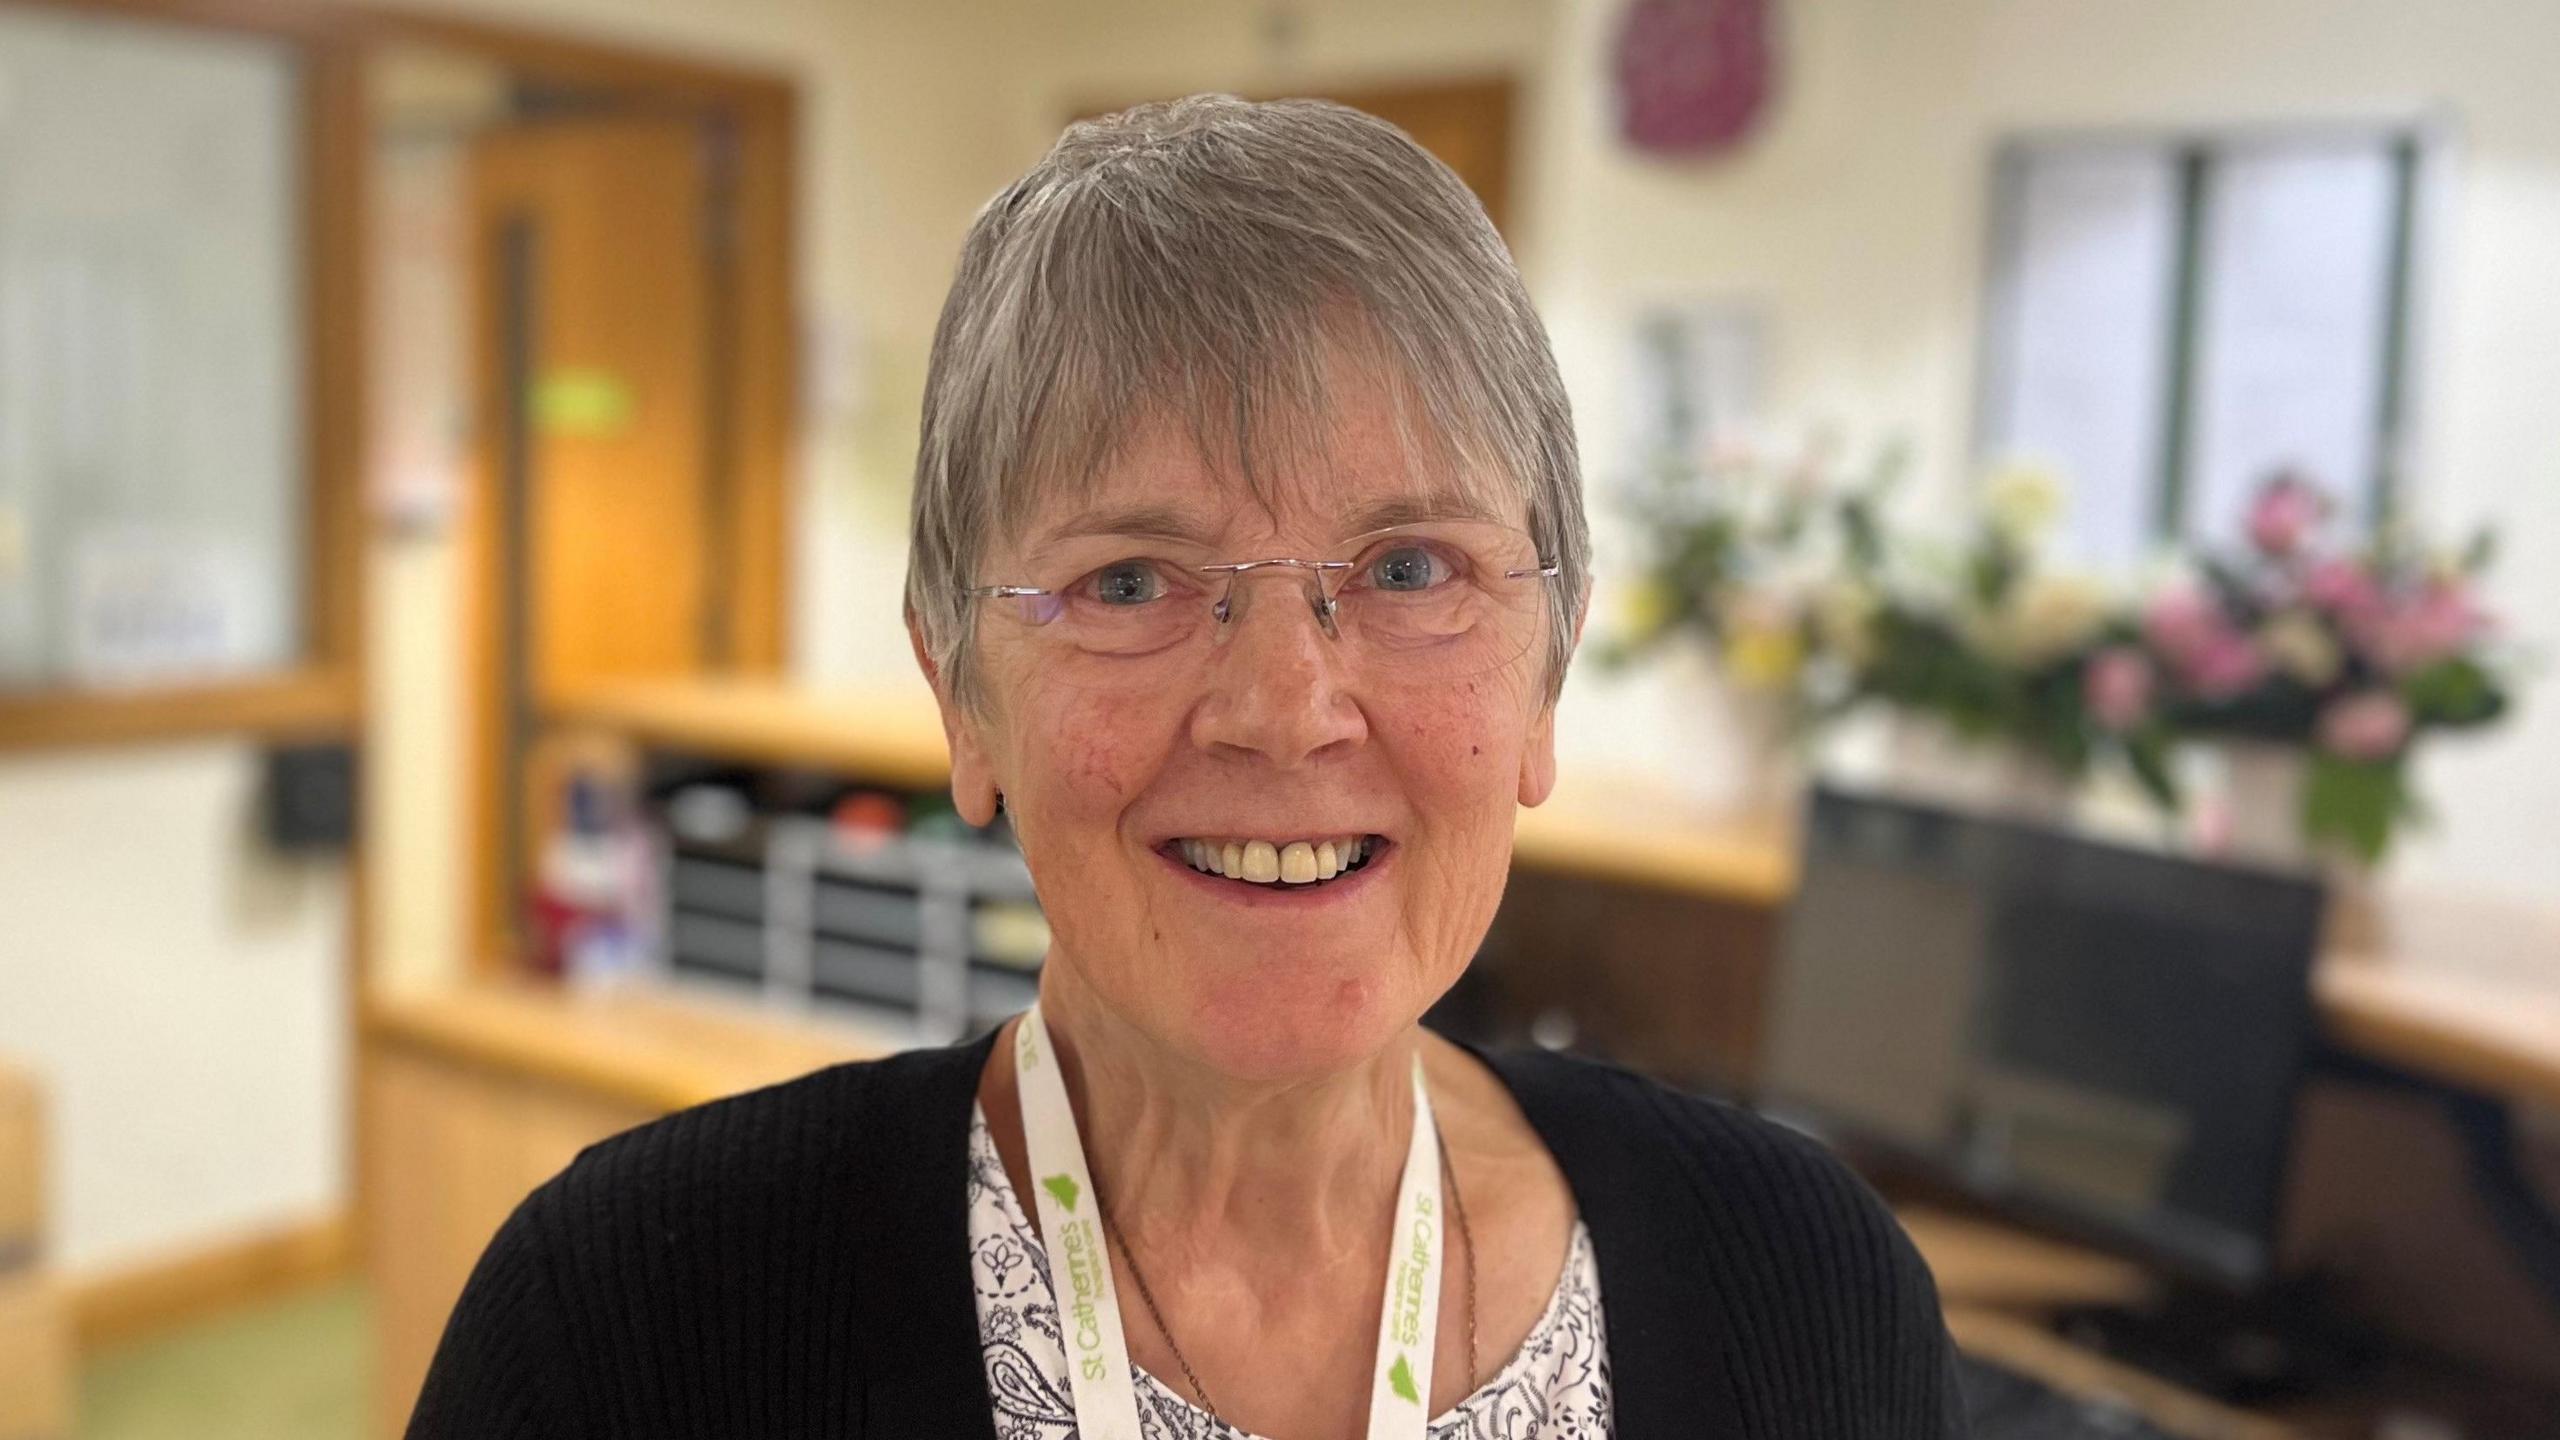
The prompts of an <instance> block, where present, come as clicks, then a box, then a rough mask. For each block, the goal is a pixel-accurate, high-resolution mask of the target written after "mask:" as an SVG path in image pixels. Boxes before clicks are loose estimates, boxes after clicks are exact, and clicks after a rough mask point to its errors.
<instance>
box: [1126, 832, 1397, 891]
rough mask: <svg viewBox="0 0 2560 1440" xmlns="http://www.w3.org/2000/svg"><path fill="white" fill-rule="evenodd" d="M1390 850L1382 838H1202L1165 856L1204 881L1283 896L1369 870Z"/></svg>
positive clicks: (1176, 843)
mask: <svg viewBox="0 0 2560 1440" xmlns="http://www.w3.org/2000/svg"><path fill="white" fill-rule="evenodd" d="M1385 845H1386V837H1384V836H1382V835H1330V836H1326V837H1325V838H1323V839H1320V840H1247V839H1241V838H1226V837H1217V838H1211V837H1201V838H1197V839H1194V838H1184V839H1178V840H1169V841H1167V842H1165V846H1164V849H1165V851H1166V853H1167V854H1168V855H1170V856H1172V857H1173V858H1175V859H1178V860H1180V861H1181V862H1182V863H1183V864H1185V865H1188V866H1190V867H1191V868H1192V869H1194V870H1197V871H1199V872H1200V873H1201V874H1203V875H1217V876H1223V877H1225V878H1226V879H1229V880H1233V881H1236V882H1237V883H1239V884H1244V885H1268V886H1273V887H1275V888H1278V889H1284V890H1308V889H1317V888H1320V887H1322V886H1325V885H1329V884H1331V883H1332V882H1334V881H1336V880H1339V879H1341V878H1342V877H1344V876H1346V875H1351V874H1355V873H1357V872H1359V871H1360V870H1362V869H1364V868H1366V867H1367V866H1368V865H1369V863H1370V862H1371V861H1373V860H1375V859H1376V858H1377V856H1378V854H1379V851H1380V850H1381V849H1382V848H1383V847H1384V846H1385Z"/></svg>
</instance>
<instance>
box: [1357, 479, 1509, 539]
mask: <svg viewBox="0 0 2560 1440" xmlns="http://www.w3.org/2000/svg"><path fill="white" fill-rule="evenodd" d="M1500 518H1501V517H1500V516H1498V515H1496V514H1494V513H1493V511H1492V509H1491V508H1489V507H1488V506H1486V504H1485V503H1484V502H1483V501H1482V500H1481V499H1479V498H1477V497H1476V496H1475V495H1473V494H1470V493H1468V492H1466V491H1463V490H1447V489H1442V490H1432V491H1428V492H1426V493H1424V494H1420V495H1391V496H1388V497H1387V498H1385V499H1383V500H1378V501H1375V502H1372V503H1371V504H1368V505H1365V506H1363V507H1361V508H1360V509H1357V510H1354V511H1352V512H1351V519H1350V527H1349V528H1348V529H1346V530H1345V531H1344V532H1343V533H1344V534H1346V535H1366V534H1368V533H1369V532H1370V531H1372V530H1384V529H1386V528H1387V527H1388V526H1390V525H1412V524H1415V523H1417V522H1420V521H1424V520H1498V519H1500Z"/></svg>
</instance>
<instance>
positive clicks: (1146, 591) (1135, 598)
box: [1087, 560, 1164, 605]
mask: <svg viewBox="0 0 2560 1440" xmlns="http://www.w3.org/2000/svg"><path fill="white" fill-rule="evenodd" d="M1087 584H1088V585H1089V586H1090V588H1091V592H1092V595H1093V598H1094V599H1096V600H1099V601H1101V602H1102V603H1103V604H1105V605H1144V604H1146V603H1147V602H1148V601H1150V600H1155V599H1159V598H1161V597H1162V596H1163V594H1164V579H1163V577H1161V576H1159V575H1157V574H1156V572H1155V567H1153V566H1151V565H1149V564H1147V563H1146V562H1145V561H1142V560H1123V561H1120V562H1118V563H1117V564H1112V565H1105V566H1103V567H1102V568H1101V569H1099V570H1096V571H1094V572H1093V575H1092V578H1091V579H1090V580H1089V581H1088V582H1087Z"/></svg>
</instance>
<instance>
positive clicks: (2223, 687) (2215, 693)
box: [2179, 630, 2267, 700]
mask: <svg viewBox="0 0 2560 1440" xmlns="http://www.w3.org/2000/svg"><path fill="white" fill-rule="evenodd" d="M2179 669H2180V672H2181V674H2182V675H2183V676H2184V678H2185V679H2186V682H2187V688H2188V689H2190V690H2193V691H2194V692H2195V693H2196V696H2197V698H2199V699H2203V700H2231V699H2236V698H2238V697H2239V696H2241V695H2244V694H2247V693H2248V692H2249V690H2251V689H2252V688H2253V687H2255V686H2256V685H2257V683H2258V682H2259V681H2260V680H2262V679H2265V678H2266V674H2267V657H2266V656H2265V654H2263V653H2262V652H2260V650H2259V649H2258V647H2257V646H2256V645H2255V644H2253V643H2252V642H2251V641H2250V639H2249V637H2248V636H2246V635H2243V634H2241V633H2240V632H2238V631H2236V630H2224V631H2222V632H2221V633H2219V634H2217V635H2215V636H2213V637H2212V638H2211V639H2209V640H2208V641H2207V642H2206V643H2205V644H2204V646H2203V647H2202V648H2200V649H2198V650H2197V651H2196V652H2195V653H2194V654H2191V655H2189V656H2187V657H2186V659H2185V661H2184V662H2183V663H2182V664H2181V665H2180V667H2179Z"/></svg>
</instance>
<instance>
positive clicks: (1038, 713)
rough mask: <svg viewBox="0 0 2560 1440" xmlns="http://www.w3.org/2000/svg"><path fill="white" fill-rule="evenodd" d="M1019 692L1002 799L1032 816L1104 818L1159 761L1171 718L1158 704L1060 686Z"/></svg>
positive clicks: (1072, 820) (1077, 821) (1066, 821)
mask: <svg viewBox="0 0 2560 1440" xmlns="http://www.w3.org/2000/svg"><path fill="white" fill-rule="evenodd" d="M1022 699H1023V702H1024V703H1023V704H1022V706H1021V708H1020V709H1019V711H1018V712H1017V716H1016V721H1015V729H1014V739H1015V758H1016V763H1015V764H1014V765H1013V766H1011V767H1009V768H1010V769H1012V770H1013V772H1014V777H1013V783H1014V785H1015V786H1016V791H1015V792H1014V793H1013V795H1012V798H1011V799H1010V800H1009V801H1008V803H1013V804H1019V805H1020V806H1021V808H1022V812H1023V814H1024V815H1025V817H1026V818H1028V819H1031V820H1032V821H1034V822H1035V823H1036V822H1038V821H1040V820H1051V821H1053V822H1056V823H1060V824H1063V825H1066V826H1070V827H1081V826H1082V825H1085V824H1091V823H1106V824H1107V823H1109V822H1110V820H1111V819H1112V817H1114V816H1116V815H1117V814H1118V812H1119V811H1120V810H1121V809H1122V808H1123V807H1125V806H1126V805H1127V804H1128V802H1129V801H1130V800H1131V799H1132V798H1133V797H1135V796H1136V795H1137V794H1138V792H1139V791H1141V790H1143V789H1144V788H1145V787H1146V784H1147V781H1148V779H1149V777H1151V776H1152V775H1153V774H1154V773H1155V772H1156V770H1157V769H1158V768H1160V766H1161V765H1162V763H1163V760H1164V757H1165V755H1166V753H1167V745H1168V743H1169V740H1170V736H1171V733H1172V728H1173V725H1174V723H1175V722H1174V721H1173V720H1172V719H1171V718H1170V717H1168V716H1166V715H1163V714H1161V713H1155V712H1156V710H1157V709H1158V708H1159V707H1150V706H1143V705H1139V706H1132V705H1130V704H1128V703H1127V702H1126V699H1125V697H1123V698H1121V699H1118V700H1114V699H1111V698H1108V697H1105V696H1101V695H1097V694H1093V693H1090V692H1079V691H1073V690H1067V689H1064V688H1062V687H1050V688H1047V689H1045V690H1032V691H1027V692H1024V693H1023V695H1022Z"/></svg>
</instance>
